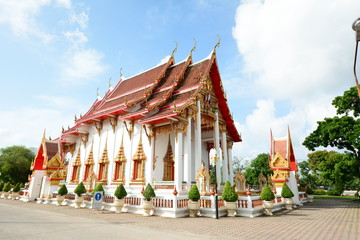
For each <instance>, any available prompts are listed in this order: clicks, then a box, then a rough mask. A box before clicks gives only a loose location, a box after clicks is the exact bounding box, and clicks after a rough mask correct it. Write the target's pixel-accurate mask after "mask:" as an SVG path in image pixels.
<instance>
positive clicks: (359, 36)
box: [352, 18, 360, 97]
mask: <svg viewBox="0 0 360 240" xmlns="http://www.w3.org/2000/svg"><path fill="white" fill-rule="evenodd" d="M352 29H353V30H354V31H355V32H356V47H355V58H354V77H355V83H356V88H357V90H358V95H359V97H360V87H359V82H358V79H357V76H356V59H357V50H358V45H359V41H360V18H358V19H356V20H355V21H354V22H353V24H352Z"/></svg>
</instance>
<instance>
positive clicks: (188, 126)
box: [184, 117, 193, 190]
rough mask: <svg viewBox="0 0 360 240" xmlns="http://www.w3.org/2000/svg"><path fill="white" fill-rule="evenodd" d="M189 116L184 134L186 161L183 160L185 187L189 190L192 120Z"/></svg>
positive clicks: (190, 179) (191, 170)
mask: <svg viewBox="0 0 360 240" xmlns="http://www.w3.org/2000/svg"><path fill="white" fill-rule="evenodd" d="M191 120H192V119H191V117H188V125H187V134H186V138H187V141H186V144H187V154H186V162H185V164H184V165H185V168H184V169H185V180H186V182H187V184H186V185H187V189H188V190H190V186H191V181H192V177H191V176H192V172H193V169H192V161H193V159H192V157H191V156H192V148H191V137H192V136H191V128H192V121H191Z"/></svg>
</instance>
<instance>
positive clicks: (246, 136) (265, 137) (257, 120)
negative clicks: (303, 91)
mask: <svg viewBox="0 0 360 240" xmlns="http://www.w3.org/2000/svg"><path fill="white" fill-rule="evenodd" d="M276 112H277V110H276V104H275V102H274V101H273V100H271V99H267V100H258V101H257V103H256V108H255V109H254V110H253V112H252V113H251V114H250V115H248V116H247V117H246V121H245V123H244V124H240V123H238V122H236V127H237V128H238V131H239V132H241V134H242V138H243V142H242V143H237V144H235V145H234V154H233V155H234V156H241V157H245V158H247V159H253V158H255V157H256V156H257V155H258V154H260V153H268V152H269V149H270V129H272V132H273V136H274V137H275V138H278V137H285V136H286V135H287V127H288V126H289V127H290V132H291V138H292V141H293V145H294V151H295V155H296V156H297V158H298V159H305V158H306V155H307V153H308V150H307V149H306V148H305V147H304V146H302V142H303V141H304V139H305V137H306V136H308V135H309V133H310V129H314V128H315V127H316V121H318V120H321V119H323V118H324V117H329V116H333V115H334V114H335V109H334V108H333V107H332V106H331V104H330V103H329V102H328V101H324V100H322V99H318V101H316V102H314V103H312V104H308V105H307V106H305V107H294V108H293V109H291V110H290V111H289V112H288V113H286V114H285V115H283V116H281V117H278V116H276Z"/></svg>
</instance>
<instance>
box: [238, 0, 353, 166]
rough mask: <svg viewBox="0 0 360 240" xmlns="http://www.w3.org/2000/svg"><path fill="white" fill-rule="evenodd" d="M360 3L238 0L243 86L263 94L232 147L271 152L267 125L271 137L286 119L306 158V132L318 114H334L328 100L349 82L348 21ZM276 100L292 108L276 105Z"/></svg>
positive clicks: (282, 132)
mask: <svg viewBox="0 0 360 240" xmlns="http://www.w3.org/2000/svg"><path fill="white" fill-rule="evenodd" d="M358 9H360V2H359V1H357V0H349V1H346V3H344V1H342V0H332V1H330V2H329V1H326V0H318V1H311V0H293V1H288V0H265V1H263V0H244V1H242V2H241V4H240V5H239V7H238V9H237V13H236V17H235V22H236V25H235V27H234V28H233V37H234V38H235V40H236V42H237V46H238V49H239V53H240V54H241V56H242V62H241V64H242V66H243V67H242V69H243V76H246V77H248V79H246V84H247V85H248V86H247V87H246V89H249V90H251V93H252V94H253V98H257V99H258V98H259V97H261V98H262V99H263V100H257V104H256V109H254V110H253V111H252V113H250V114H249V115H248V116H246V120H245V122H244V123H237V127H238V128H239V131H241V132H242V136H243V142H242V143H239V144H235V145H234V155H238V156H242V157H245V158H254V157H256V155H257V154H259V153H263V152H269V148H270V135H269V132H270V128H271V129H272V130H273V135H274V137H282V136H286V131H287V126H288V125H289V127H290V131H291V136H292V140H293V145H294V148H295V154H296V156H297V158H298V159H306V155H307V153H308V150H307V149H306V148H305V147H304V146H302V142H303V140H304V139H305V137H306V136H308V135H309V134H310V133H311V132H312V131H313V130H314V129H315V128H316V127H317V123H316V122H317V121H321V120H323V118H324V117H332V116H334V115H335V110H334V108H333V106H332V105H331V100H332V99H333V98H334V97H335V96H337V95H341V94H342V93H343V92H344V90H347V89H348V88H349V87H350V86H353V85H354V80H353V76H352V64H353V63H352V61H353V56H354V48H355V41H354V38H355V36H354V35H355V33H354V31H353V30H352V29H351V24H352V22H353V21H354V20H355V19H356V18H357V17H358V14H359V12H358ZM245 95H246V94H245ZM264 99H265V100H264ZM281 101H282V102H286V103H287V105H288V106H289V109H286V110H284V109H281V108H280V104H279V102H281Z"/></svg>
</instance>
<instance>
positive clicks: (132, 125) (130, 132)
mask: <svg viewBox="0 0 360 240" xmlns="http://www.w3.org/2000/svg"><path fill="white" fill-rule="evenodd" d="M123 123H124V126H125V128H126V131H127V132H128V134H129V138H130V140H131V135H132V133H133V132H134V121H130V126H129V127H128V125H127V123H126V121H123Z"/></svg>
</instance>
